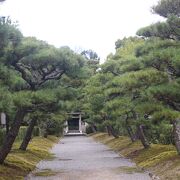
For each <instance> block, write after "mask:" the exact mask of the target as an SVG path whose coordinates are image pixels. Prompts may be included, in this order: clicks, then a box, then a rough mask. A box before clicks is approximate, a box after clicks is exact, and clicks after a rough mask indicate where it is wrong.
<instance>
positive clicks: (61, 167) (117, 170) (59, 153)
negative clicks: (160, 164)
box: [25, 136, 150, 180]
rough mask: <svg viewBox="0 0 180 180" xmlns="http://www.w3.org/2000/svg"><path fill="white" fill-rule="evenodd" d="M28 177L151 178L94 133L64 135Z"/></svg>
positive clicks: (54, 179) (81, 179) (63, 179)
mask: <svg viewBox="0 0 180 180" xmlns="http://www.w3.org/2000/svg"><path fill="white" fill-rule="evenodd" d="M52 153H54V154H55V158H54V159H53V160H44V161H41V162H40V163H39V164H38V165H37V169H36V170H35V171H34V172H32V173H31V174H29V176H28V177H27V178H25V179H26V180H29V179H32V180H33V179H34V180H36V179H37V180H41V179H42V180H150V177H149V176H148V174H146V173H144V172H141V171H140V170H139V169H138V168H137V167H136V166H135V164H134V163H132V162H130V161H129V160H128V159H125V158H123V157H120V156H119V155H118V154H117V153H115V152H113V151H111V150H110V149H109V148H108V147H106V146H105V145H103V144H100V143H97V142H95V141H94V140H93V139H92V138H90V137H85V136H79V137H78V136H77V137H64V138H63V139H62V140H61V141H60V142H59V143H58V144H57V145H55V146H54V147H53V149H52ZM42 175H44V176H42Z"/></svg>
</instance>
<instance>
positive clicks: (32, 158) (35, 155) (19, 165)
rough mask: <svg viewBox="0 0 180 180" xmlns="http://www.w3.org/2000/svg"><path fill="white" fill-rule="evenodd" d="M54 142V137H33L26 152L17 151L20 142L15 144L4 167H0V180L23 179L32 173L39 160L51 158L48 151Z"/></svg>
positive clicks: (55, 140)
mask: <svg viewBox="0 0 180 180" xmlns="http://www.w3.org/2000/svg"><path fill="white" fill-rule="evenodd" d="M56 142H58V138H57V137H54V136H48V138H43V137H34V138H33V139H32V141H31V142H30V144H29V146H28V149H27V151H22V150H19V149H18V148H19V145H20V142H16V143H15V144H14V145H13V149H12V151H11V153H10V154H9V155H8V157H7V158H6V161H5V163H4V165H0V180H11V179H12V180H15V179H17V180H21V179H24V176H26V175H27V174H28V173H29V172H30V171H32V170H33V169H34V168H35V167H36V164H37V163H38V162H39V161H40V160H41V159H45V158H49V159H51V158H53V154H50V153H49V149H50V148H51V147H52V146H53V144H54V143H56Z"/></svg>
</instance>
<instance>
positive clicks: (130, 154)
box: [92, 133, 180, 180]
mask: <svg viewBox="0 0 180 180" xmlns="http://www.w3.org/2000/svg"><path fill="white" fill-rule="evenodd" d="M92 137H93V138H94V139H95V140H96V141H99V142H102V143H104V144H106V145H108V146H109V147H110V148H111V149H113V150H115V151H116V152H118V153H120V154H121V155H123V156H125V157H127V158H130V159H132V160H133V161H134V162H135V163H136V164H137V165H138V166H139V167H141V168H143V169H146V170H150V171H151V172H153V173H154V174H155V175H157V176H159V177H160V179H163V180H180V156H178V155H177V152H176V149H175V147H174V146H173V145H161V144H151V147H150V148H149V149H144V148H143V146H142V144H141V142H140V141H136V142H134V143H132V142H131V141H130V139H129V138H128V137H124V136H121V137H119V138H114V137H112V136H108V135H107V134H106V133H97V134H94V135H92Z"/></svg>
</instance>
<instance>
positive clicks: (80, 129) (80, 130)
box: [79, 113, 82, 133]
mask: <svg viewBox="0 0 180 180" xmlns="http://www.w3.org/2000/svg"><path fill="white" fill-rule="evenodd" d="M79 132H80V133H82V127H81V113H80V114H79Z"/></svg>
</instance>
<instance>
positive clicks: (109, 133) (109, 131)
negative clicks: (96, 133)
mask: <svg viewBox="0 0 180 180" xmlns="http://www.w3.org/2000/svg"><path fill="white" fill-rule="evenodd" d="M106 129H107V133H108V135H109V136H111V135H112V134H111V130H110V128H109V126H106Z"/></svg>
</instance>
